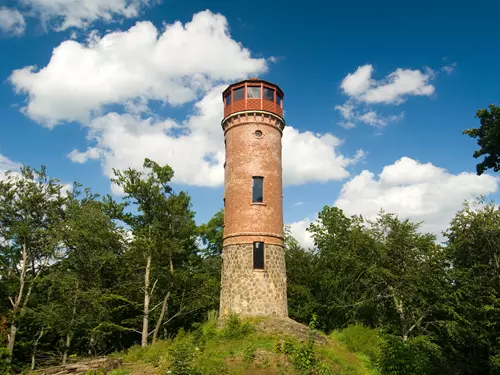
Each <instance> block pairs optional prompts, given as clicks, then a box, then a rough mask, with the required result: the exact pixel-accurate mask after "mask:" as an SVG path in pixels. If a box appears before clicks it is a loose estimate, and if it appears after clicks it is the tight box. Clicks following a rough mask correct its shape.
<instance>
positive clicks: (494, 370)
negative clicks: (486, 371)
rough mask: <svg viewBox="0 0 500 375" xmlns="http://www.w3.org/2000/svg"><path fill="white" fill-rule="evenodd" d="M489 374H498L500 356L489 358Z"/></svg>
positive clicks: (499, 370)
mask: <svg viewBox="0 0 500 375" xmlns="http://www.w3.org/2000/svg"><path fill="white" fill-rule="evenodd" d="M490 374H500V354H497V355H494V356H491V357H490Z"/></svg>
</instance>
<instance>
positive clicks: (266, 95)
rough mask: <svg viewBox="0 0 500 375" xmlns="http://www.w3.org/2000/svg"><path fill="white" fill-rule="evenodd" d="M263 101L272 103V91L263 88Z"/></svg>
mask: <svg viewBox="0 0 500 375" xmlns="http://www.w3.org/2000/svg"><path fill="white" fill-rule="evenodd" d="M264 99H266V100H270V101H272V102H274V90H273V89H268V88H267V87H264Z"/></svg>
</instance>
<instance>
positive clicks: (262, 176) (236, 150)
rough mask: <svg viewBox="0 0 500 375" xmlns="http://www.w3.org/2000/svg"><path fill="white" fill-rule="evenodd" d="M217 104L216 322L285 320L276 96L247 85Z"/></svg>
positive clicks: (273, 89)
mask: <svg viewBox="0 0 500 375" xmlns="http://www.w3.org/2000/svg"><path fill="white" fill-rule="evenodd" d="M222 98H223V102H224V119H223V120H222V129H223V130H224V142H225V145H226V146H225V147H226V160H225V163H224V169H225V177H224V236H223V250H222V253H223V266H222V280H221V284H222V285H221V298H220V316H221V317H224V316H226V315H227V314H229V313H236V314H240V315H247V316H259V315H262V316H278V317H288V307H287V297H286V270H285V253H284V241H283V240H284V236H283V195H282V194H283V193H282V186H283V182H282V166H281V137H282V135H283V129H284V127H285V120H284V119H283V91H281V89H280V88H279V87H278V86H277V85H275V84H273V83H270V82H266V81H262V80H258V79H249V80H245V81H242V82H238V83H234V84H232V85H230V86H229V87H228V88H227V89H226V90H224V92H223V94H222Z"/></svg>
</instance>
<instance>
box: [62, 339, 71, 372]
mask: <svg viewBox="0 0 500 375" xmlns="http://www.w3.org/2000/svg"><path fill="white" fill-rule="evenodd" d="M70 345H71V332H68V334H67V335H66V346H65V347H64V353H63V357H62V364H63V365H65V364H66V362H67V361H68V351H69V346H70Z"/></svg>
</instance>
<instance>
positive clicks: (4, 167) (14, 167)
mask: <svg viewBox="0 0 500 375" xmlns="http://www.w3.org/2000/svg"><path fill="white" fill-rule="evenodd" d="M20 167H21V164H19V163H16V162H14V161H12V160H10V159H9V158H7V157H6V156H4V155H2V154H0V180H3V179H5V172H15V171H18V170H19V168H20Z"/></svg>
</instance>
